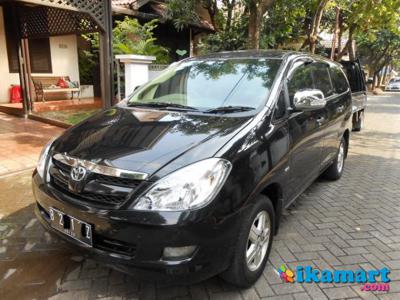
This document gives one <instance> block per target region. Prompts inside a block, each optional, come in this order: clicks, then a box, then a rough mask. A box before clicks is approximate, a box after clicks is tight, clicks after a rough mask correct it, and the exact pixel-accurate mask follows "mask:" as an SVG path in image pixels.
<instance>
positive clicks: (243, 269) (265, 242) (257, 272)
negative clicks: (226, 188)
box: [221, 195, 275, 287]
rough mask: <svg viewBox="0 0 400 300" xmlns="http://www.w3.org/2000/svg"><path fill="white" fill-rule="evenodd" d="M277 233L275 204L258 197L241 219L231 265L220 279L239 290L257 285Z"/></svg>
mask: <svg viewBox="0 0 400 300" xmlns="http://www.w3.org/2000/svg"><path fill="white" fill-rule="evenodd" d="M263 226H264V227H263ZM262 228H264V229H262ZM256 229H257V230H256ZM274 230H275V212H274V208H273V205H272V202H271V200H270V199H269V198H268V197H266V196H264V195H259V196H258V197H257V199H256V201H255V204H254V205H252V207H251V209H249V211H248V212H247V213H246V214H244V216H243V218H242V225H241V227H240V230H239V234H238V240H237V243H236V245H235V249H234V254H233V258H232V263H231V265H230V267H229V268H228V269H227V270H226V271H225V272H224V273H222V274H221V277H222V278H223V279H224V280H225V281H227V282H229V283H231V284H234V285H236V286H239V287H249V286H251V285H252V284H254V283H255V282H256V281H257V280H258V278H259V277H260V276H261V274H262V272H263V270H264V267H265V264H266V263H267V260H268V256H269V253H270V251H271V245H272V240H273V236H274V232H275V231H274ZM266 231H268V233H267V232H266ZM256 233H259V235H257V234H256ZM253 253H257V254H256V255H254V254H253ZM252 257H253V258H252Z"/></svg>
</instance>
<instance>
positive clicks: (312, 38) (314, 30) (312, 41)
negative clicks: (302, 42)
mask: <svg viewBox="0 0 400 300" xmlns="http://www.w3.org/2000/svg"><path fill="white" fill-rule="evenodd" d="M328 2H329V0H319V1H318V5H317V8H316V10H315V13H314V16H313V18H312V22H311V27H310V32H309V34H308V43H309V46H310V52H311V53H315V48H316V46H317V42H318V34H319V30H320V25H321V19H322V14H323V12H324V10H325V7H326V5H327V4H328Z"/></svg>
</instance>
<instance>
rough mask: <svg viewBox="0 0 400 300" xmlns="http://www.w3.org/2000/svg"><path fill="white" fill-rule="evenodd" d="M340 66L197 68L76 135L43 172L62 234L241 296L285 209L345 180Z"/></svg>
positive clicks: (298, 57)
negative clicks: (217, 279)
mask: <svg viewBox="0 0 400 300" xmlns="http://www.w3.org/2000/svg"><path fill="white" fill-rule="evenodd" d="M351 117H352V103H351V91H350V89H349V83H348V81H347V79H346V77H345V75H344V73H343V70H342V68H341V66H340V65H339V64H337V63H335V62H332V61H329V60H327V59H324V58H322V57H319V56H311V55H308V54H304V53H296V52H281V51H239V52H223V53H217V54H211V55H208V56H202V57H197V58H189V59H185V60H183V61H181V62H179V63H176V64H173V65H171V66H170V67H169V68H168V69H166V70H165V71H164V72H163V73H162V74H161V75H159V76H158V77H156V78H155V79H153V80H151V81H150V82H148V83H146V84H145V85H143V86H141V87H139V88H138V89H136V91H135V92H134V93H133V94H132V95H131V96H130V97H128V99H126V100H124V101H122V102H121V103H119V104H118V105H116V106H115V107H112V108H110V109H107V110H104V111H102V112H100V113H98V114H96V115H94V116H92V117H90V118H88V119H86V120H85V121H83V122H82V123H80V124H78V125H76V126H74V127H72V128H70V129H68V130H67V131H66V132H65V133H64V134H63V135H61V136H60V137H58V138H57V139H55V140H54V141H52V142H50V143H49V144H48V145H47V146H46V147H45V148H44V150H43V152H42V154H41V157H40V160H39V162H38V166H37V169H36V170H35V172H34V174H33V190H34V195H35V197H36V200H37V205H36V215H37V217H38V219H39V220H40V222H41V223H42V224H43V225H44V226H45V227H46V228H47V229H48V230H49V231H51V232H53V233H55V234H58V235H59V236H60V237H62V238H64V239H66V240H68V241H69V242H70V243H71V244H75V245H77V246H79V247H80V249H81V250H82V251H83V250H87V253H89V254H93V255H95V257H96V258H97V259H98V260H101V261H103V262H105V263H106V264H108V265H110V266H112V267H113V268H116V269H118V270H121V271H124V272H129V273H132V274H138V275H139V276H140V277H141V278H150V279H154V278H159V279H160V278H161V279H162V280H164V281H168V280H174V282H179V283H182V282H188V281H190V282H192V281H198V280H202V279H205V278H208V277H210V276H213V275H216V274H221V276H222V277H223V278H224V279H226V280H227V281H229V282H232V283H234V284H236V285H238V286H249V285H251V284H252V283H254V282H255V281H256V280H257V278H258V277H259V276H260V275H261V273H262V271H263V269H264V266H265V264H266V262H267V258H268V255H269V252H270V249H271V244H272V240H273V236H274V235H275V234H276V233H277V232H278V227H279V221H280V217H281V212H282V209H283V208H285V207H287V206H289V205H290V204H291V203H292V201H294V200H295V199H296V197H298V196H299V195H300V194H301V193H302V192H303V191H304V190H305V189H306V188H307V187H308V186H309V185H310V184H311V183H312V182H313V181H314V180H315V179H316V178H317V177H318V176H320V175H321V174H323V175H324V176H325V177H327V178H329V179H338V178H340V176H341V174H342V172H343V166H344V160H345V158H346V155H347V148H348V144H349V134H350V130H351V121H352V119H351Z"/></svg>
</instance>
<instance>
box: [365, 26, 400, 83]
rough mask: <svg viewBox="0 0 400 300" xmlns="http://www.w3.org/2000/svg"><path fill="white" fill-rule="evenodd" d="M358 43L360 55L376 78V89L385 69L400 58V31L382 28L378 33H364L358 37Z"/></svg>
mask: <svg viewBox="0 0 400 300" xmlns="http://www.w3.org/2000/svg"><path fill="white" fill-rule="evenodd" d="M357 43H358V46H359V53H360V55H362V56H363V57H364V60H365V61H366V64H367V65H368V68H369V72H370V74H372V75H373V77H374V84H373V87H375V86H376V85H379V81H380V80H378V77H379V74H380V72H381V71H382V70H383V68H384V67H385V66H388V65H389V64H391V63H392V62H393V61H394V60H395V59H396V58H399V57H400V30H399V29H398V28H382V29H380V30H378V31H376V32H364V33H361V34H359V35H358V36H357Z"/></svg>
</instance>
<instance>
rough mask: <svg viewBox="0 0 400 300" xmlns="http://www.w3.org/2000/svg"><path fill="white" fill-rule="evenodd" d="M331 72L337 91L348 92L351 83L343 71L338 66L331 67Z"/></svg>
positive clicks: (339, 92)
mask: <svg viewBox="0 0 400 300" xmlns="http://www.w3.org/2000/svg"><path fill="white" fill-rule="evenodd" d="M330 73H331V78H332V81H333V85H334V87H335V91H336V93H338V94H341V93H344V92H346V91H347V90H348V88H349V84H348V83H347V80H346V77H345V75H344V74H343V72H342V71H341V70H340V69H339V68H338V67H331V68H330Z"/></svg>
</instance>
